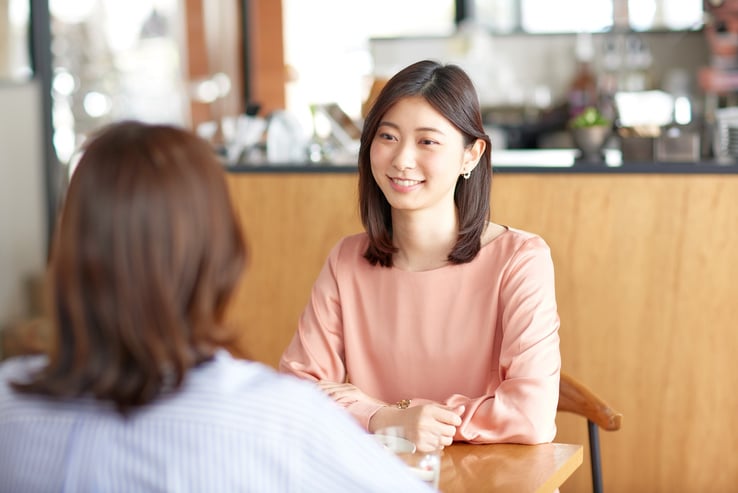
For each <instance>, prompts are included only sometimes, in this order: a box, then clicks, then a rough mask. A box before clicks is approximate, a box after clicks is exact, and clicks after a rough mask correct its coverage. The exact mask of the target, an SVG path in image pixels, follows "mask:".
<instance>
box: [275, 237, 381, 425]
mask: <svg viewBox="0 0 738 493" xmlns="http://www.w3.org/2000/svg"><path fill="white" fill-rule="evenodd" d="M340 246H341V244H340V243H339V244H338V245H337V246H336V247H334V249H333V251H331V253H330V255H328V259H327V260H326V262H325V264H324V265H323V268H322V269H321V271H320V273H319V274H318V278H317V280H316V281H315V283H314V284H313V288H312V292H311V295H310V301H309V303H308V305H307V307H306V308H305V310H303V312H302V315H301V316H300V321H299V323H298V328H297V332H296V333H295V335H294V337H293V338H292V341H291V342H290V344H289V346H287V349H285V351H284V353H283V354H282V357H281V359H280V362H279V371H281V372H283V373H291V374H293V375H295V376H298V377H300V378H304V379H308V380H313V381H316V382H317V381H320V380H326V381H329V382H344V381H346V364H345V361H344V359H343V354H344V345H343V327H342V320H341V304H340V300H339V297H338V289H337V286H336V277H335V268H336V262H337V258H338V250H339V249H340ZM320 327H324V328H325V330H324V331H321V330H319V328H320ZM339 405H341V406H343V407H344V408H346V410H348V411H349V412H350V413H351V414H352V415H353V416H354V418H355V419H356V420H357V421H358V422H359V424H360V425H361V426H363V427H364V429H368V428H369V420H370V419H371V417H372V416H374V413H376V412H377V411H378V410H379V409H380V408H381V407H382V406H383V404H377V403H376V402H375V401H373V400H368V401H366V402H364V401H353V402H348V403H342V402H339Z"/></svg>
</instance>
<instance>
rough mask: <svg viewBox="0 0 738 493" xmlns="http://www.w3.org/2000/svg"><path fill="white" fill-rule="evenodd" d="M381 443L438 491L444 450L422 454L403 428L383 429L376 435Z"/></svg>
mask: <svg viewBox="0 0 738 493" xmlns="http://www.w3.org/2000/svg"><path fill="white" fill-rule="evenodd" d="M374 437H375V438H376V439H377V441H378V442H379V443H381V444H382V445H384V446H385V447H386V448H387V450H388V451H390V452H392V453H394V454H395V455H397V457H399V458H400V459H402V461H403V462H404V463H405V464H406V465H407V466H408V467H409V468H410V471H411V472H412V473H413V474H415V476H417V477H418V478H419V479H420V480H422V481H424V482H426V483H428V485H429V486H432V487H433V488H435V489H436V490H437V489H438V483H439V479H440V477H441V455H442V454H443V450H442V449H436V450H431V451H429V452H421V451H419V450H417V448H416V447H415V444H413V442H411V441H410V440H409V439H408V438H407V434H406V432H405V429H404V428H403V427H402V426H390V427H388V428H382V429H380V430H377V431H376V432H375V433H374Z"/></svg>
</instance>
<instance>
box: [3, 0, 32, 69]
mask: <svg viewBox="0 0 738 493" xmlns="http://www.w3.org/2000/svg"><path fill="white" fill-rule="evenodd" d="M30 15H31V12H30V1H29V0H0V80H27V79H30V78H31V76H32V70H31V57H30V47H31V45H30V42H29V39H28V33H29V27H28V26H29V22H30Z"/></svg>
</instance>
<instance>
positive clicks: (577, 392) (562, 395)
mask: <svg viewBox="0 0 738 493" xmlns="http://www.w3.org/2000/svg"><path fill="white" fill-rule="evenodd" d="M558 410H559V411H563V412H568V413H574V414H578V415H579V416H583V417H584V418H586V419H587V432H588V435H589V457H590V462H591V465H592V491H593V492H594V493H602V492H603V486H602V466H601V464H600V462H601V460H600V439H599V433H598V427H599V428H602V429H603V430H607V431H616V430H619V429H620V423H621V421H622V419H623V415H622V414H621V413H619V412H618V411H616V410H615V409H613V408H612V407H611V406H610V405H609V404H608V403H606V402H605V401H604V400H602V399H601V398H600V397H599V396H598V395H597V394H595V393H594V392H592V390H590V389H589V387H587V386H586V385H584V384H583V383H582V382H580V381H579V380H577V379H576V378H574V377H572V376H571V375H569V374H568V373H565V372H563V371H562V372H561V381H560V384H559V406H558Z"/></svg>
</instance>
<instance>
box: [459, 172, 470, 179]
mask: <svg viewBox="0 0 738 493" xmlns="http://www.w3.org/2000/svg"><path fill="white" fill-rule="evenodd" d="M461 176H463V177H464V179H465V180H468V179H469V177H470V176H471V171H467V172H466V173H464V174H463V175H461Z"/></svg>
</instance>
